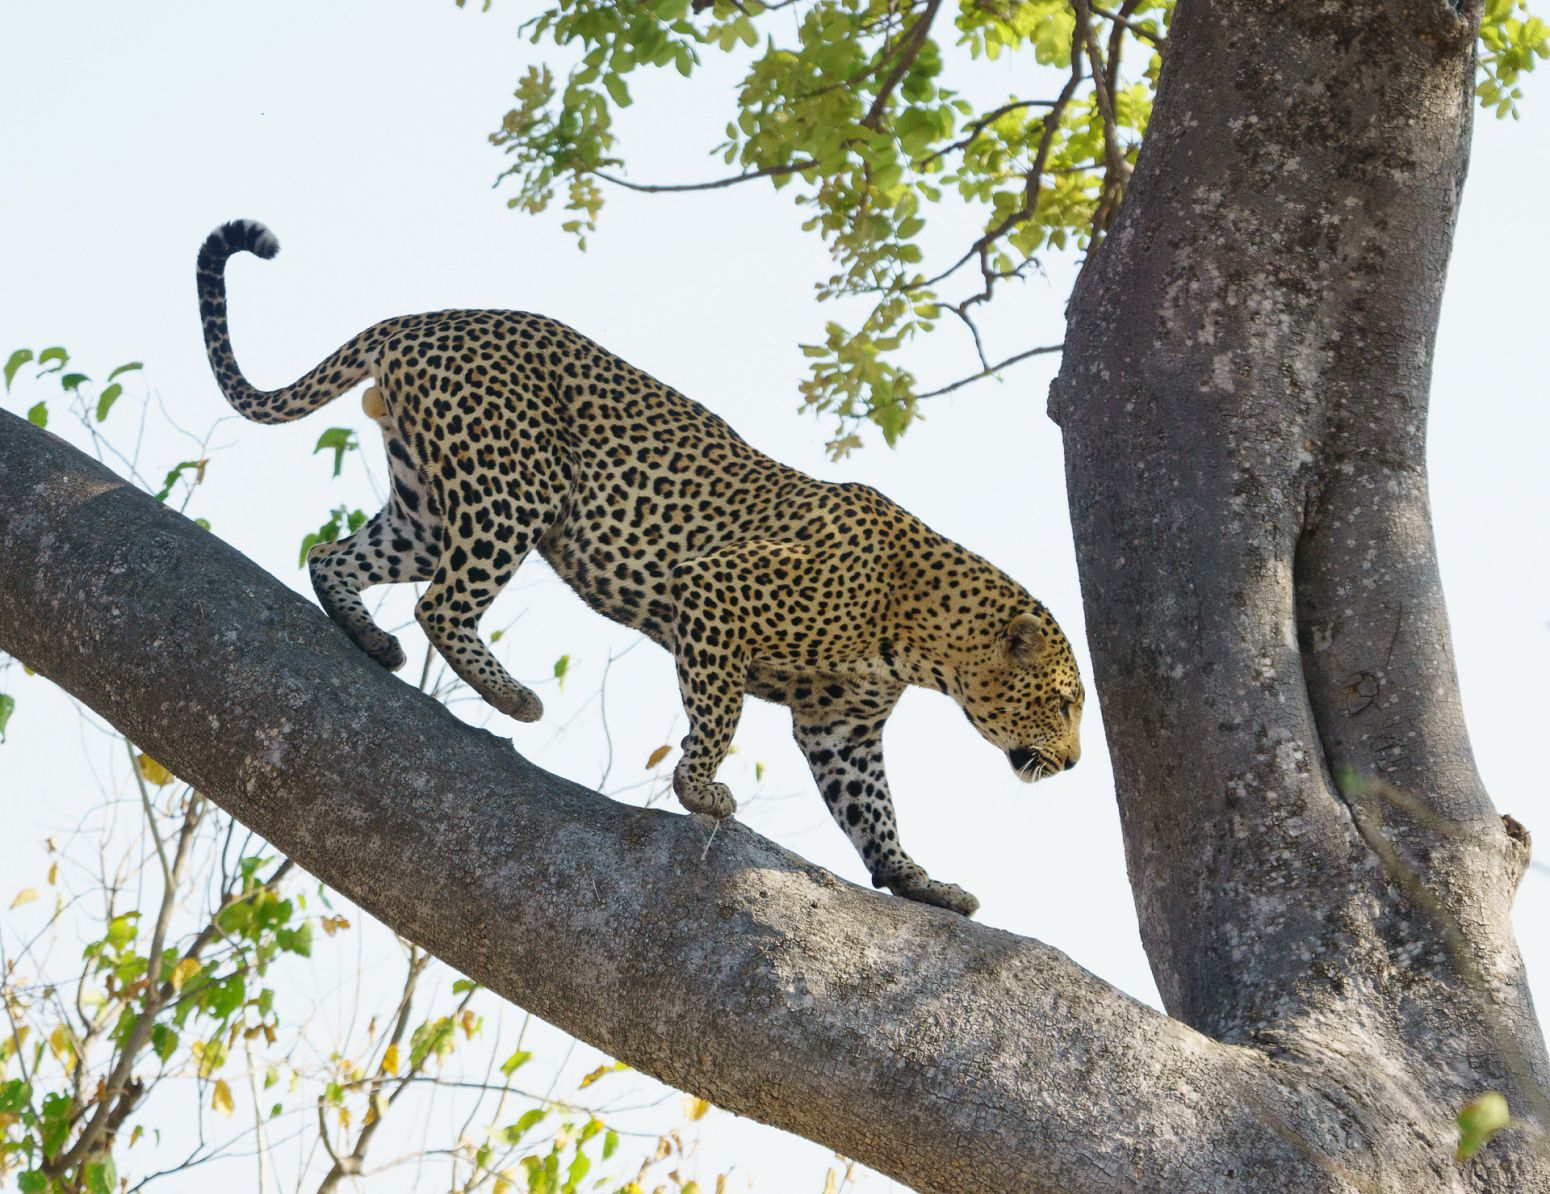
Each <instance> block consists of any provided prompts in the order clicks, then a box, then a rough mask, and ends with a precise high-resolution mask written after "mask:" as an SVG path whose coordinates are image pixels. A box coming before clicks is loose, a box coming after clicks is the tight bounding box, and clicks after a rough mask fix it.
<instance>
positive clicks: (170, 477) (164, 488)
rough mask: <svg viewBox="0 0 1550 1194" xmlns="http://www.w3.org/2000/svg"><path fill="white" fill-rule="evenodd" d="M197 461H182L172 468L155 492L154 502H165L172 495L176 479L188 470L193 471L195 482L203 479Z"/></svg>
mask: <svg viewBox="0 0 1550 1194" xmlns="http://www.w3.org/2000/svg"><path fill="white" fill-rule="evenodd" d="M201 463H202V462H200V461H198V460H184V461H182V462H180V463H179V464H178V465H177V466H176V467H175V468H173V469H172V470H171V471H170V472H169V473H168V474H167V476H166V478H165V479H164V480H163V481H162V483H161V488H160V489H159V490H157V491H156V500H157V501H158V502H165V501H166V500H167V498H168V497H169V496H170V495H171V493H172V487H173V486H174V485H176V484H177V483H178V478H179V477H181V476H182V475H183V474H184V473H186V472H187V471H188V470H189V469H193V470H194V477H195V480H196V482H197V481H199V480H202V479H203V468H202V467H201Z"/></svg>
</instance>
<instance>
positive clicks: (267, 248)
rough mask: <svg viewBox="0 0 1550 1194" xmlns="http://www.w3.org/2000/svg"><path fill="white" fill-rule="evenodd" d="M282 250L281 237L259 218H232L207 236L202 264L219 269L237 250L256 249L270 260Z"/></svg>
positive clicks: (200, 249) (201, 251) (201, 253)
mask: <svg viewBox="0 0 1550 1194" xmlns="http://www.w3.org/2000/svg"><path fill="white" fill-rule="evenodd" d="M279 251H280V241H279V238H278V237H276V236H275V234H274V233H273V232H270V231H269V229H268V228H266V227H265V226H264V225H262V224H260V223H259V222H258V221H257V220H231V221H230V222H228V223H225V224H222V225H221V226H220V227H219V228H217V229H216V230H215V231H214V232H212V233H210V235H209V236H207V237H205V243H204V244H203V245H201V246H200V248H199V267H200V268H201V269H215V270H219V269H221V268H222V267H224V266H225V264H226V259H227V258H228V257H230V256H232V255H233V254H234V253H252V254H253V255H254V256H255V257H262V258H264V259H265V260H268V259H269V258H271V257H273V256H274V255H275V254H276V253H278V252H279Z"/></svg>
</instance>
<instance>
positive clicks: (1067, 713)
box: [1060, 701, 1071, 721]
mask: <svg viewBox="0 0 1550 1194" xmlns="http://www.w3.org/2000/svg"><path fill="white" fill-rule="evenodd" d="M1060 716H1061V717H1063V718H1065V720H1067V721H1070V720H1071V702H1070V701H1061V702H1060Z"/></svg>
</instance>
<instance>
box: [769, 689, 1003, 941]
mask: <svg viewBox="0 0 1550 1194" xmlns="http://www.w3.org/2000/svg"><path fill="white" fill-rule="evenodd" d="M839 687H840V689H841V695H840V696H838V697H835V696H833V695H832V689H831V687H830V686H828V685H822V686H819V689H818V690H815V692H814V693H813V695H811V696H810V697H809V698H808V699H807V700H806V701H803V702H799V703H793V705H792V710H791V721H792V728H793V729H794V731H795V733H796V740H797V745H798V746H800V747H801V748H802V752H803V754H805V755H806V756H807V762H808V766H809V767H811V768H812V771H813V778H814V779H815V780H817V781H818V790H819V792H820V793H822V795H823V800H824V803H825V804H826V805H827V806H828V808H829V813H830V814H831V815H832V816H833V817H834V819H835V821H837V822H838V823H839V826H840V828H841V829H843V830H844V831H845V835H846V836H847V837H848V838H850V841H851V844H852V845H853V846H855V848H856V851H857V853H859V854H860V855H861V859H862V861H863V862H865V863H866V866H867V870H869V871H870V872H871V874H872V886H874V887H886V888H887V889H888V890H889V891H891V892H893V893H894V895H899V896H904V897H905V898H906V899H911V900H918V901H920V902H921V903H924V904H934V905H935V906H936V907H938V908H946V909H948V910H949V911H952V912H958V913H961V914H962V915H964V916H973V915H974V912H975V910H976V909H978V908H979V901H978V900H977V899H975V898H974V897H973V896H972V895H970V894H969V893H968V892H966V891H965V890H964V889H963V888H961V887H958V886H957V885H956V884H952V883H942V882H939V881H938V880H936V879H932V878H931V877H930V876H929V875H927V874H926V871H925V868H924V867H922V866H921V865H920V864H919V863H917V862H916V861H915V860H914V859H912V858H911V857H910V856H909V855H908V854H906V853H905V852H904V848H903V846H901V845H900V844H899V830H898V825H897V824H896V821H895V818H894V811H893V795H892V793H890V792H889V790H888V777H887V775H886V774H885V773H884V771H883V724H884V723H885V722H886V721H887V720H888V715H889V714H890V713H891V712H893V706H894V703H895V702H896V701H897V700H898V699H899V691H900V690H899V689H896V688H892V687H871V686H864V685H857V684H847V685H841V686H839Z"/></svg>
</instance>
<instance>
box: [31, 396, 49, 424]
mask: <svg viewBox="0 0 1550 1194" xmlns="http://www.w3.org/2000/svg"><path fill="white" fill-rule="evenodd" d="M27 422H29V423H31V424H33V425H34V426H36V427H47V426H48V403H46V402H40V403H38V404H37V405H36V406H34V407H33V408H32V409H31V410H29V411H28V412H27Z"/></svg>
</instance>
